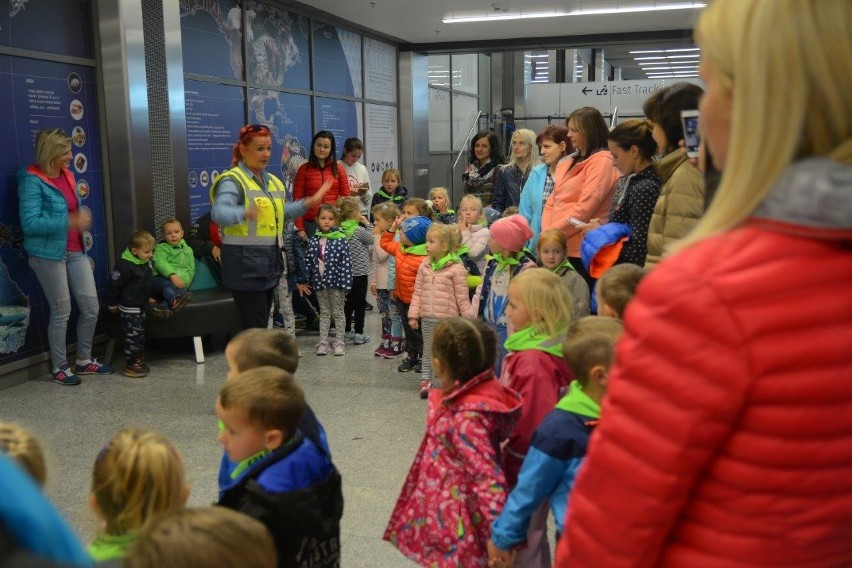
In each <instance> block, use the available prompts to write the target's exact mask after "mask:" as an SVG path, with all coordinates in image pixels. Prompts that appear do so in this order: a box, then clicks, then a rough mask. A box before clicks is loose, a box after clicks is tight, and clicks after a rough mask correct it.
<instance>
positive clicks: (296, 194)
mask: <svg viewBox="0 0 852 568" xmlns="http://www.w3.org/2000/svg"><path fill="white" fill-rule="evenodd" d="M328 178H332V180H333V184H332V186H331V188H330V189H329V190H328V193H326V194H325V196H324V197H323V199H322V202H323V203H329V204H331V205H335V204H336V203H337V198H338V197H346V196H348V195H349V194H350V193H349V176H348V175H346V170H344V169H343V164H341V163H339V162H326V164H325V167H324V168H322V169H319V168H317V167H316V166H312V165H311V164H310V162H306V163H304V164H302V166H301V167H300V168H299V171H298V172H296V179H295V180H294V181H293V200H294V201H298V200H299V199H303V198H305V197H310V196H311V195H313V194H315V193H316V192H317V190H318V189H319V188H320V186H321V185H322V184H323V183H325V180H327V179H328ZM318 207H319V205H317V206H315V207H311V208H310V209H308V212H307V213H305V214H304V215H303V216H301V217H296V219H295V222H296V228H297V229H299V230H300V231H304V230H305V221H313V220H314V219H315V218H316V216H317V208H318ZM312 236H313V235H308V237H312Z"/></svg>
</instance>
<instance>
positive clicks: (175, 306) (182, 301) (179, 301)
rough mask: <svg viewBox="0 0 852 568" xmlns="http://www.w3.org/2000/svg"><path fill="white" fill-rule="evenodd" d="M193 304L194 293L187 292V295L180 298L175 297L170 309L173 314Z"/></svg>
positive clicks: (181, 295)
mask: <svg viewBox="0 0 852 568" xmlns="http://www.w3.org/2000/svg"><path fill="white" fill-rule="evenodd" d="M191 302H192V292H187V293H186V294H180V295H179V296H175V297H174V298H173V299H172V303H171V304H169V308H171V310H172V311H173V312H176V311H178V310H180V309H181V308H183V307H184V306H186V305H187V304H189V303H191Z"/></svg>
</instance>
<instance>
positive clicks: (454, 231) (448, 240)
mask: <svg viewBox="0 0 852 568" xmlns="http://www.w3.org/2000/svg"><path fill="white" fill-rule="evenodd" d="M430 233H431V234H433V235H434V236H435V238H436V239H438V242H439V243H441V247H442V248H444V249H446V251H447V252H448V253H451V252H456V251H457V250H459V247H460V246H461V240H462V235H461V229H459V226H458V225H444V224H443V223H432V224H431V225H430V226H429V230H428V231H426V236H427V237H428V236H429V234H430Z"/></svg>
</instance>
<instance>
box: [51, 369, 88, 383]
mask: <svg viewBox="0 0 852 568" xmlns="http://www.w3.org/2000/svg"><path fill="white" fill-rule="evenodd" d="M51 375H52V376H53V382H54V383H56V384H59V385H65V386H67V387H73V386H75V385H79V384H80V383H82V382H83V381H81V380H80V377H78V376H77V375H75V374H74V372H73V371H71V367H59V369H57V370H56V371H54V372H53V373H51Z"/></svg>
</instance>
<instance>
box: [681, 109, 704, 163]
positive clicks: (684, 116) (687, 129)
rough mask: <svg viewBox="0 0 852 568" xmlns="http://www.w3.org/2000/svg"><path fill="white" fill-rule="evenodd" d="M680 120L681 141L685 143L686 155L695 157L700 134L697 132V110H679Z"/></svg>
mask: <svg viewBox="0 0 852 568" xmlns="http://www.w3.org/2000/svg"><path fill="white" fill-rule="evenodd" d="M680 122H681V124H682V126H683V141H684V143H685V144H686V157H687V158H697V157H698V145H699V144H700V143H701V136H700V135H699V133H698V111H697V110H682V111H680Z"/></svg>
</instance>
